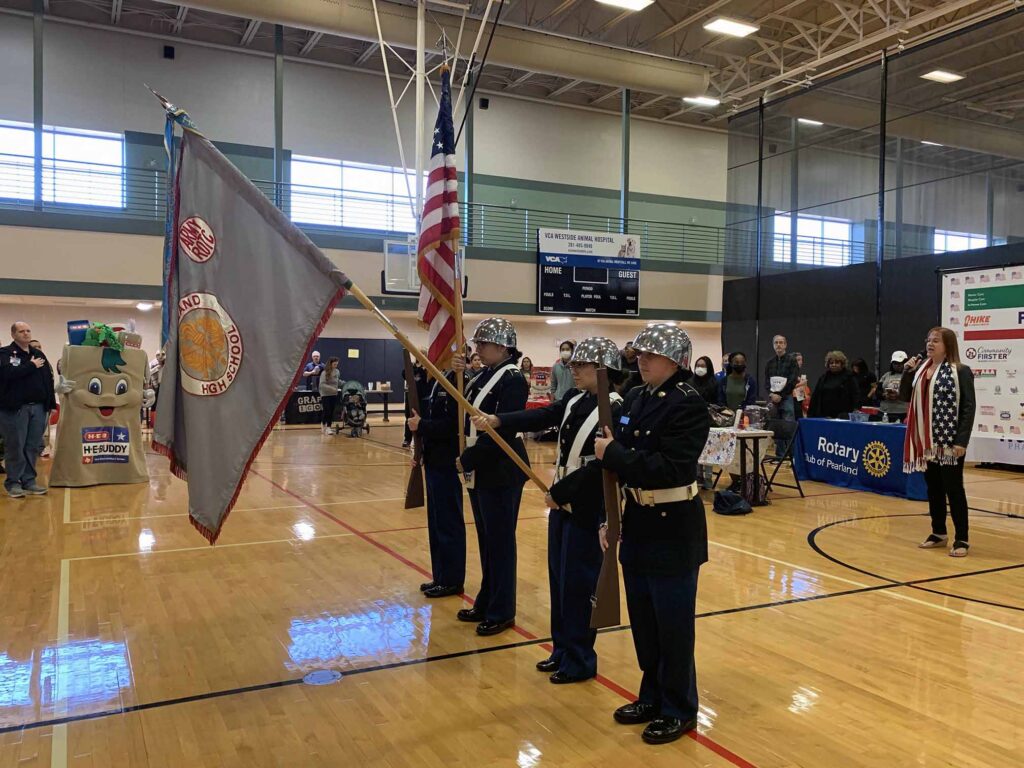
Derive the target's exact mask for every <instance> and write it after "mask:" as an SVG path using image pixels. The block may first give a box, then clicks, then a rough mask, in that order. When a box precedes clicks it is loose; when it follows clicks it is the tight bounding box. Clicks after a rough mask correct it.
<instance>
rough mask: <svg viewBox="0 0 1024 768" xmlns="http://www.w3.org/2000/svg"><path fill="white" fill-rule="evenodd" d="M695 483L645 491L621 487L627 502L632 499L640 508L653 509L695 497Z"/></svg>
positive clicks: (644, 489) (696, 491)
mask: <svg viewBox="0 0 1024 768" xmlns="http://www.w3.org/2000/svg"><path fill="white" fill-rule="evenodd" d="M698 493H699V491H698V490H697V483H696V482H692V483H690V484H689V485H681V486H679V487H678V488H657V489H654V490H650V491H649V490H647V489H646V488H630V487H628V486H625V485H624V486H622V495H623V496H624V497H625V498H626V499H627V500H628V499H632V500H633V501H635V502H636V503H637V504H639V505H640V506H641V507H653V506H656V505H658V504H671V503H673V502H676V501H689V500H690V499H693V498H695V497H696V496H697V494H698Z"/></svg>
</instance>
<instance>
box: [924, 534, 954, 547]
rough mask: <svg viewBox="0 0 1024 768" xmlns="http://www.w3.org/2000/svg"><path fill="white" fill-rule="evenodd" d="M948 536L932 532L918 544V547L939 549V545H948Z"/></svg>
mask: <svg viewBox="0 0 1024 768" xmlns="http://www.w3.org/2000/svg"><path fill="white" fill-rule="evenodd" d="M947 538H948V537H947V536H945V535H940V534H938V533H933V534H930V535H929V536H928V538H927V539H925V540H924V541H922V542H921V543H920V544H918V545H917V547H918V549H938V548H939V547H944V546H946V539H947Z"/></svg>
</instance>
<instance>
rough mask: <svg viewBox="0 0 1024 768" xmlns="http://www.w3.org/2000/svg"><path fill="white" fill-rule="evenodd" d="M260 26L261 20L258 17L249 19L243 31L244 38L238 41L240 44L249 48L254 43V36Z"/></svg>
mask: <svg viewBox="0 0 1024 768" xmlns="http://www.w3.org/2000/svg"><path fill="white" fill-rule="evenodd" d="M259 28H260V22H259V20H258V19H249V22H248V23H247V24H246V25H245V31H244V32H243V33H242V39H241V40H239V41H238V44H239V45H240V46H242V47H243V48H247V47H248V46H249V44H250V43H252V41H253V38H255V37H256V30H258V29H259Z"/></svg>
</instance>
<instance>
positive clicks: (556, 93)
mask: <svg viewBox="0 0 1024 768" xmlns="http://www.w3.org/2000/svg"><path fill="white" fill-rule="evenodd" d="M582 82H583V81H582V80H570V81H569V82H568V83H566V84H565V85H563V86H562V87H560V88H556V89H555V90H553V91H552V92H551V93H549V94H548V98H549V99H553V98H555V97H556V96H561V95H562V94H563V93H566V92H567V91H571V90H572V89H573V88H575V87H576V86H577V85H580V84H581V83H582Z"/></svg>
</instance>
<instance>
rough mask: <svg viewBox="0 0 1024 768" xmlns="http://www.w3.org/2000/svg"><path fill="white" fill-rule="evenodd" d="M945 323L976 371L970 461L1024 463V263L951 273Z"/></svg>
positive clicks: (946, 278) (944, 282)
mask: <svg viewBox="0 0 1024 768" xmlns="http://www.w3.org/2000/svg"><path fill="white" fill-rule="evenodd" d="M940 296H941V301H942V307H941V309H942V324H943V325H944V326H946V327H947V328H951V329H952V330H953V331H955V332H956V335H957V339H958V341H959V343H960V359H961V361H962V362H963V363H964V364H965V365H968V366H970V368H971V370H972V371H973V372H974V389H975V392H976V394H977V400H978V409H977V412H976V415H975V418H974V431H973V433H972V435H971V444H970V446H969V447H968V449H967V459H968V460H969V461H994V462H1003V463H1007V464H1024V265H1016V266H1005V267H987V268H971V269H965V270H956V271H946V272H943V273H942V275H941V288H940Z"/></svg>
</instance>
